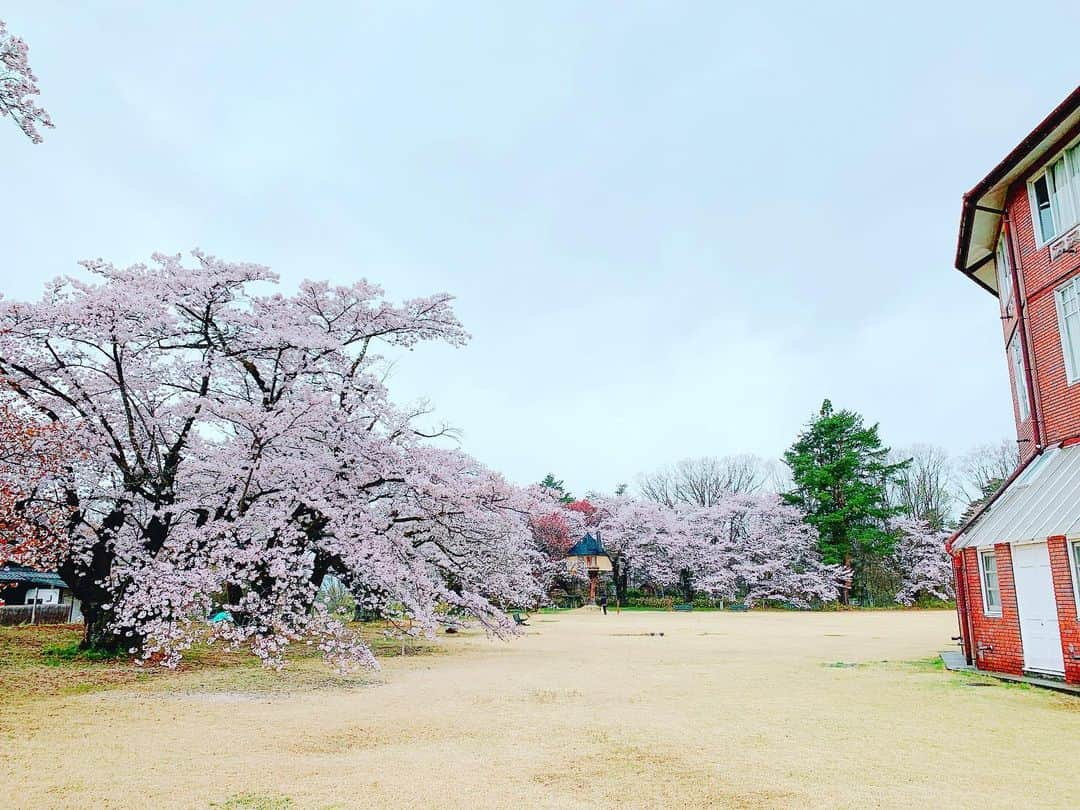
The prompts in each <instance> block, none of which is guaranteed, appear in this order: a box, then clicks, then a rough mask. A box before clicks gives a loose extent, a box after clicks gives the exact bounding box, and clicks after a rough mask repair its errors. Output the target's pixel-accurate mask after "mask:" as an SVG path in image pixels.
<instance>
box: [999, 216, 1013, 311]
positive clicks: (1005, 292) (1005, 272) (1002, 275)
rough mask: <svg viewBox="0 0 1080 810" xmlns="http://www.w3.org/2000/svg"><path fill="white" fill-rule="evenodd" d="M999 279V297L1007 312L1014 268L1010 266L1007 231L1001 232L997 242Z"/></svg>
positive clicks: (1010, 299)
mask: <svg viewBox="0 0 1080 810" xmlns="http://www.w3.org/2000/svg"><path fill="white" fill-rule="evenodd" d="M997 280H998V297H999V298H1000V299H1001V306H1002V307H1003V308H1004V310H1005V311H1006V312H1008V311H1009V304H1010V303H1011V302H1012V268H1011V267H1010V266H1009V246H1008V244H1007V243H1006V242H1005V231H1004V230H1003V231H1002V232H1001V236H999V237H998V243H997Z"/></svg>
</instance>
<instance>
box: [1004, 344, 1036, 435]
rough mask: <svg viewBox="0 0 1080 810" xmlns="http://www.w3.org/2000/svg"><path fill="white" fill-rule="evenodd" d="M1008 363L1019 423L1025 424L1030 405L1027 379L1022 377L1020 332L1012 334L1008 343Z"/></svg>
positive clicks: (1022, 363)
mask: <svg viewBox="0 0 1080 810" xmlns="http://www.w3.org/2000/svg"><path fill="white" fill-rule="evenodd" d="M1008 351H1009V362H1010V363H1011V364H1012V377H1013V390H1015V391H1016V408H1017V410H1018V411H1019V412H1020V421H1021V422H1026V421H1027V418H1028V416H1030V415H1031V403H1030V402H1029V401H1028V391H1027V377H1026V376H1025V375H1024V352H1023V351H1022V349H1021V348H1020V331H1019V330H1017V331H1016V332H1015V333H1014V334H1013V339H1012V340H1011V341H1009V349H1008Z"/></svg>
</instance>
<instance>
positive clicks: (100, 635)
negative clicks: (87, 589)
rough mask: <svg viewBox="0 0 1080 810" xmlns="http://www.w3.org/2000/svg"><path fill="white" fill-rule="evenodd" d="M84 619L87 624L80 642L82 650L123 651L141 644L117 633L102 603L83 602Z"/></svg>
mask: <svg viewBox="0 0 1080 810" xmlns="http://www.w3.org/2000/svg"><path fill="white" fill-rule="evenodd" d="M82 613H83V620H84V621H85V622H86V626H85V628H84V630H83V640H82V642H81V643H80V644H79V649H80V650H97V651H100V652H107V653H122V652H125V651H126V650H127V649H128V648H130V647H137V646H139V642H137V641H135V640H132V639H128V640H127V641H126V642H125V640H124V638H123V637H121V636H119V635H117V634H116V633H115V632H114V631H113V630H112V628H111V626H110V624H111V620H112V616H111V615H110V613H109V612H108V611H106V610H103V609H102V607H101V605H100V604H94V603H89V604H88V603H86V602H83V603H82Z"/></svg>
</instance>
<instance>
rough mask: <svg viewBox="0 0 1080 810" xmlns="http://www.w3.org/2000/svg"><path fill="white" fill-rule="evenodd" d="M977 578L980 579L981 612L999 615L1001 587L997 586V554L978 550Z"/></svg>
mask: <svg viewBox="0 0 1080 810" xmlns="http://www.w3.org/2000/svg"><path fill="white" fill-rule="evenodd" d="M979 578H980V579H981V580H982V595H983V613H985V614H986V615H987V616H1000V615H1001V589H1000V588H999V587H998V574H997V554H995V553H994V552H993V551H980V552H979Z"/></svg>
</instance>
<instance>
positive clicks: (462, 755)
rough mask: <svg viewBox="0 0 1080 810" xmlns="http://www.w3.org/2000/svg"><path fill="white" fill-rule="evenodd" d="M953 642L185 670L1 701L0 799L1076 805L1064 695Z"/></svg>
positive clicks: (581, 635)
mask: <svg viewBox="0 0 1080 810" xmlns="http://www.w3.org/2000/svg"><path fill="white" fill-rule="evenodd" d="M954 632H955V618H954V615H953V614H952V613H951V612H948V611H928V612H917V611H905V612H849V613H757V612H752V613H744V614H732V613H689V614H672V613H631V612H627V613H623V614H621V615H614V614H612V615H608V616H606V617H605V616H601V615H599V614H595V613H586V612H581V611H578V612H574V613H567V614H559V615H537V616H534V617H533V619H532V622H531V627H529V628H527V634H526V635H525V636H524V637H522V638H519V639H517V640H515V641H513V642H510V643H504V642H498V641H491V640H489V639H487V638H485V637H483V636H481V635H466V636H458V637H447V638H445V639H440V645H441V646H442V647H445V648H446V654H443V655H418V656H415V657H405V658H394V659H388V660H387V661H385V662H384V669H383V671H382V672H381V673H378V674H377V675H374V676H369V677H368V678H367V679H366V680H365V681H364V682H363V683H356V682H353V683H351V684H350V685H348V686H342V685H341V683H340V682H335V681H328V684H323V685H319V684H318V683H315V685H311V686H309V687H308V688H303V689H299V690H296V691H285V692H280V691H277V692H275V691H267V690H266V689H263V688H262V687H259V688H233V689H222V688H220V684H218V685H217V686H214V685H212V684H211V685H209V686H208V684H207V682H206V680H205V678H200V676H198V675H197V674H188V675H185V674H182V673H181V674H177V675H175V676H172V677H171V678H169V679H167V680H162V679H152V682H151V683H147V684H144V683H141V682H134V683H124V684H121V685H119V686H114V687H112V688H109V689H105V690H103V691H94V692H90V693H87V694H46V695H44V696H32V697H30V698H27V699H25V700H20V701H18V702H17V703H11V702H9V703H8V705H7V706H4V705H3V701H4V697H3V695H0V785H2V786H3V793H2V799H0V800H2V801H3V803H4V804H5V805H7V806H11V807H34V808H41V807H49V808H55V807H94V808H98V807H123V808H129V807H222V808H259V807H262V808H292V807H298V808H299V807H345V808H350V807H376V806H380V807H381V806H386V807H440V808H441V807H469V808H481V807H605V808H610V807H660V806H666V807H687V806H689V807H699V806H710V807H809V806H814V807H821V806H829V807H833V806H835V807H878V806H882V807H918V806H923V807H946V806H951V807H976V806H978V807H984V808H985V807H1010V808H1015V807H1068V806H1073V807H1075V806H1077V805H1080V766H1078V764H1077V763H1080V699H1077V698H1074V697H1069V696H1064V695H1058V694H1054V693H1050V692H1045V691H1040V690H1037V689H1032V688H1027V687H1017V686H1006V685H1001V684H999V683H998V682H996V681H990V680H988V679H984V678H981V677H973V676H969V675H962V674H953V673H948V672H944V671H942V670H941V669H940V668H938V667H936V666H935V665H934V664H933V663H932V662H931V659H933V657H934V656H935V653H936V652H937V651H938V650H940V649H946V648H948V646H949V643H950V642H949V636H950V635H952V634H953V633H954ZM654 633H655V634H659V633H663V636H660V635H651V634H654ZM259 683H264V681H259ZM976 685H980V687H981V688H975V687H976Z"/></svg>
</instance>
